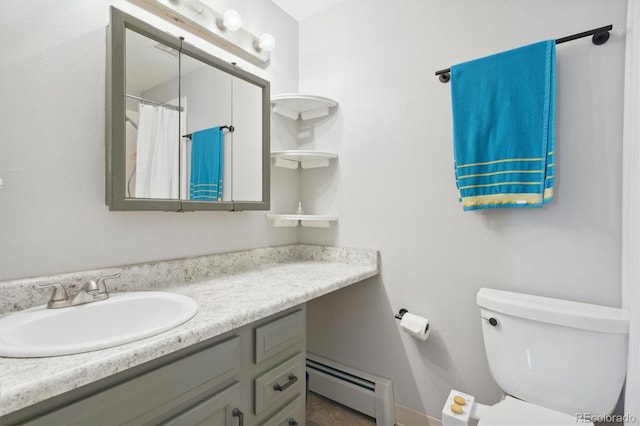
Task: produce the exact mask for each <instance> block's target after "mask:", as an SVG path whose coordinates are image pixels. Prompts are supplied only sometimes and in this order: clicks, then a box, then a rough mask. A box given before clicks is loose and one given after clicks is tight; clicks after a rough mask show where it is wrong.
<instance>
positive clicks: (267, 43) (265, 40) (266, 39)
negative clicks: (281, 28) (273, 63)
mask: <svg viewBox="0 0 640 426" xmlns="http://www.w3.org/2000/svg"><path fill="white" fill-rule="evenodd" d="M258 47H259V48H260V50H265V51H267V52H271V51H272V50H273V49H274V48H275V47H276V39H275V38H274V37H273V36H272V35H271V34H269V33H264V34H262V35H261V36H260V40H258Z"/></svg>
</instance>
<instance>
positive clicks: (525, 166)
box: [451, 40, 556, 210]
mask: <svg viewBox="0 0 640 426" xmlns="http://www.w3.org/2000/svg"><path fill="white" fill-rule="evenodd" d="M555 57H556V44H555V41H554V40H548V41H543V42H540V43H535V44H531V45H528V46H524V47H521V48H518V49H514V50H509V51H507V52H503V53H499V54H497V55H492V56H488V57H486V58H482V59H477V60H474V61H469V62H465V63H462V64H459V65H454V66H452V67H451V104H452V109H453V139H454V144H453V145H454V146H453V149H454V157H455V168H456V183H457V185H458V190H459V191H460V201H461V202H462V207H463V209H464V210H477V209H488V208H504V207H516V208H530V207H542V206H543V204H546V203H548V202H550V201H551V200H552V199H553V183H554V177H553V176H554V163H555V159H554V142H555V141H554V136H555V130H554V123H555Z"/></svg>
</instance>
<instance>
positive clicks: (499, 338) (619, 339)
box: [477, 288, 629, 415]
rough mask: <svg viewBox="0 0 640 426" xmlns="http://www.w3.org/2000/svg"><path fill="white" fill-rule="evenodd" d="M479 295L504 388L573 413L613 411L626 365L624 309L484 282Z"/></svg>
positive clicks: (492, 362) (494, 370)
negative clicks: (535, 293)
mask: <svg viewBox="0 0 640 426" xmlns="http://www.w3.org/2000/svg"><path fill="white" fill-rule="evenodd" d="M477 303H478V305H479V306H480V308H481V309H480V316H481V317H482V319H481V321H482V333H483V336H484V345H485V349H486V354H487V360H488V361H489V368H490V370H491V374H492V375H493V377H494V379H495V380H496V382H497V383H498V385H499V386H500V388H502V390H503V391H504V392H505V393H507V394H509V395H512V396H514V397H516V398H520V399H522V400H524V401H528V402H531V403H533V404H537V405H541V406H543V407H547V408H551V409H554V410H557V411H561V412H564V413H567V414H570V415H576V414H578V413H589V414H592V415H606V414H610V413H611V412H612V411H613V409H614V408H615V406H616V402H617V401H618V398H619V396H620V391H621V390H622V385H623V383H624V379H625V375H626V371H627V347H628V334H629V315H628V312H627V311H625V310H623V309H618V308H611V307H607V306H600V305H591V304H588V303H579V302H572V301H568V300H560V299H552V298H549V297H541V296H533V295H528V294H521V293H513V292H508V291H502V290H495V289H489V288H482V289H480V291H479V292H478V295H477ZM494 324H495V325H494Z"/></svg>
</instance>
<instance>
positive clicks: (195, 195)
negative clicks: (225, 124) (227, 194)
mask: <svg viewBox="0 0 640 426" xmlns="http://www.w3.org/2000/svg"><path fill="white" fill-rule="evenodd" d="M223 169H224V138H223V135H222V129H221V128H220V127H212V128H210V129H206V130H199V131H197V132H193V134H192V135H191V178H190V181H189V199H190V200H197V201H204V200H206V201H222V189H223V188H222V177H223V173H224V170H223Z"/></svg>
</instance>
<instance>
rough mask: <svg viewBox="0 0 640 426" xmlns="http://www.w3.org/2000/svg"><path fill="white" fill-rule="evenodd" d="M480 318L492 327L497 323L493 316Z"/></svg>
mask: <svg viewBox="0 0 640 426" xmlns="http://www.w3.org/2000/svg"><path fill="white" fill-rule="evenodd" d="M482 319H484V320H486V321H487V322H488V323H489V325H491V326H492V327H496V326H497V325H498V320H497V319H495V318H494V317H489V318H485V317H482Z"/></svg>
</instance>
